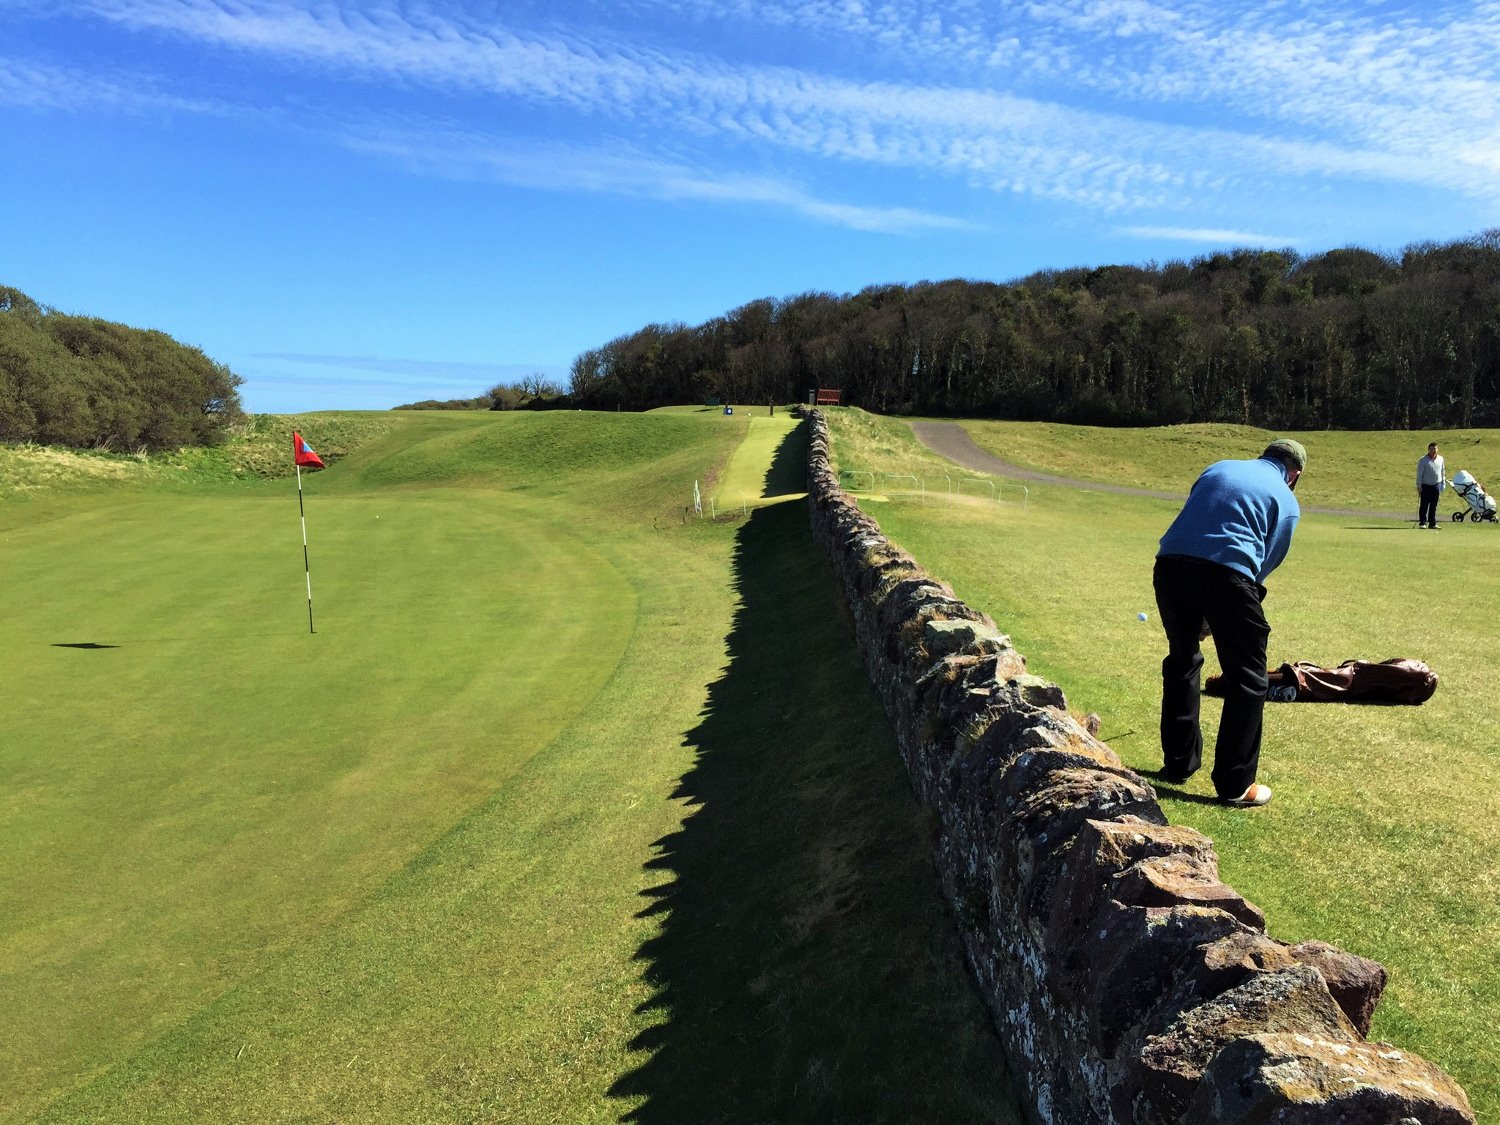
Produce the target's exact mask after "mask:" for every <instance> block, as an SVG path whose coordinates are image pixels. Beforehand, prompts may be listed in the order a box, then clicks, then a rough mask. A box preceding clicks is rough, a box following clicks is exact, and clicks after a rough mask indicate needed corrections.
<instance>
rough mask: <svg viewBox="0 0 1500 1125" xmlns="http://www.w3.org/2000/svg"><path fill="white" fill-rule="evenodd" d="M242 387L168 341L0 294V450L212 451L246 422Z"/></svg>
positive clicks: (193, 351)
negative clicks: (27, 445)
mask: <svg viewBox="0 0 1500 1125" xmlns="http://www.w3.org/2000/svg"><path fill="white" fill-rule="evenodd" d="M242 382H243V380H242V379H241V378H240V377H239V376H238V375H236V374H234V372H232V371H230V370H229V368H228V367H226V366H225V365H224V364H222V363H217V362H215V361H214V360H212V359H210V358H209V357H208V356H206V355H204V354H203V352H202V351H200V350H199V349H197V348H194V347H190V346H188V345H186V344H182V343H179V342H178V341H176V340H174V339H173V338H172V337H171V336H168V335H167V334H166V333H165V332H157V331H153V330H150V329H142V328H130V327H127V326H126V325H123V324H116V323H114V322H112V321H108V320H100V319H99V318H97V317H91V316H73V315H69V314H66V313H60V312H58V311H56V310H55V309H51V308H48V307H46V306H44V305H40V304H38V303H37V302H36V301H34V300H32V299H31V298H30V297H28V296H26V294H24V293H22V292H21V291H20V290H19V289H12V288H9V287H7V286H0V441H36V442H41V443H43V444H46V445H65V446H71V447H73V448H80V449H82V448H95V449H115V450H121V451H123V450H137V449H141V448H145V449H150V450H157V449H175V448H178V447H181V446H189V445H215V444H217V443H218V442H219V441H221V440H222V439H223V437H224V436H225V433H226V431H227V428H228V426H229V424H230V423H231V422H233V421H235V420H236V419H237V418H239V417H240V415H241V413H242V410H241V406H240V399H239V392H238V390H237V389H236V388H238V387H239V385H240V384H241V383H242Z"/></svg>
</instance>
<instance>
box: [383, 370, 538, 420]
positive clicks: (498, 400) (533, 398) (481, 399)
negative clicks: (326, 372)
mask: <svg viewBox="0 0 1500 1125" xmlns="http://www.w3.org/2000/svg"><path fill="white" fill-rule="evenodd" d="M562 397H563V389H562V387H560V386H559V385H558V384H556V383H554V382H553V381H552V380H551V379H549V378H547V376H545V375H543V374H542V373H541V372H539V371H537V372H533V373H532V374H530V375H526V376H524V377H523V378H520V379H517V380H516V381H515V382H513V383H496V384H495V385H494V386H493V387H491V388H490V389H489V390H487V391H485V392H484V393H483V394H481V395H475V396H474V397H473V398H443V399H437V398H424V399H422V400H421V401H420V402H404V403H402V404H401V405H400V406H393V407H391V409H392V410H546V409H548V408H549V407H552V406H558V405H561V403H560V402H559V400H560V399H561V398H562Z"/></svg>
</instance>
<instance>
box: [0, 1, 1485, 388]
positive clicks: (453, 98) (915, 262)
mask: <svg viewBox="0 0 1500 1125" xmlns="http://www.w3.org/2000/svg"><path fill="white" fill-rule="evenodd" d="M1497 107H1500V3H1466V4H1447V3H1440V2H1439V3H1423V4H1417V3H1406V2H1390V3H1380V2H1365V3H1340V2H1338V0H1331V2H1326V3H1317V4H1311V3H1296V2H1280V3H1278V2H1270V3H1260V4H1243V3H1236V2H1234V0H1223V2H1198V0H1188V2H1175V3H1168V2H1152V0H1035V2H1024V0H986V2H979V0H949V2H947V3H937V2H924V0H507V2H504V3H473V2H470V3H457V2H443V0H438V2H401V3H386V2H374V3H369V2H366V3H358V4H356V3H347V2H343V0H318V2H311V0H308V2H303V0H85V2H81V3H70V2H67V0H46V2H45V3H43V2H40V0H0V114H3V116H0V120H3V121H4V126H3V128H0V187H3V211H0V283H3V284H8V285H13V286H15V287H17V288H20V289H22V290H23V291H25V292H27V293H28V294H30V295H31V296H32V297H34V298H36V299H37V300H39V301H42V302H44V303H46V304H49V305H53V306H55V307H57V308H60V309H62V310H65V311H69V312H82V313H90V314H93V315H98V316H104V317H107V318H109V319H113V320H120V321H124V322H126V323H130V324H136V325H140V326H145V327H155V328H161V329H163V330H165V331H167V332H170V333H172V334H173V335H175V336H177V337H178V338H180V339H183V340H185V341H187V342H189V343H192V344H196V345H197V346H199V347H201V348H203V349H204V350H205V351H206V352H208V354H210V355H211V356H213V357H214V358H216V359H219V360H222V361H224V362H226V363H228V364H229V365H230V366H231V367H232V368H234V370H235V371H237V372H238V373H239V374H241V375H243V376H244V377H245V378H246V380H247V382H246V385H245V386H244V387H243V388H242V394H243V396H244V399H245V403H246V406H247V407H248V408H249V409H251V410H256V411H297V410H316V409H327V408H333V407H344V408H384V407H389V406H392V405H395V404H396V403H400V402H406V401H411V400H413V399H419V398H430V397H435V398H450V397H459V396H468V395H472V394H477V393H480V392H481V391H483V390H484V389H485V388H487V387H488V386H490V385H492V384H493V383H496V382H509V381H512V380H514V379H516V378H519V377H521V376H523V375H526V374H528V373H531V372H534V371H539V372H542V373H544V374H547V375H549V376H551V377H554V378H556V379H558V380H560V381H564V382H565V381H566V374H567V367H568V364H569V363H570V362H571V361H572V359H573V358H574V357H575V356H576V355H577V354H578V353H579V352H581V351H582V350H584V349H585V348H588V347H592V346H595V345H598V344H601V343H604V342H605V341H607V340H609V339H611V338H613V337H615V336H618V335H621V334H623V333H628V332H632V331H634V330H636V329H637V328H640V327H642V326H643V325H645V324H647V323H651V322H670V321H682V322H686V323H688V324H697V323H700V322H702V321H704V320H706V319H708V318H710V317H712V316H715V315H717V314H719V313H722V312H725V311H727V310H729V309H731V308H734V307H736V306H738V305H741V304H743V303H745V302H747V301H750V300H754V299H756V298H758V297H764V296H788V295H792V294H796V293H801V292H806V291H808V290H827V291H831V292H835V293H845V292H852V291H857V290H859V289H861V288H863V287H865V286H866V285H871V284H880V283H885V282H914V281H920V280H924V279H927V280H938V279H942V278H949V277H970V278H985V279H991V280H1000V281H1003V280H1009V279H1012V278H1016V277H1019V276H1023V275H1025V274H1027V273H1030V272H1032V271H1034V270H1036V269H1040V268H1044V267H1049V266H1071V265H1089V264H1100V263H1105V262H1146V261H1151V260H1156V261H1165V260H1168V259H1172V258H1190V257H1193V256H1194V255H1197V254H1202V253H1206V252H1208V251H1210V250H1212V249H1215V248H1220V247H1227V246H1274V247H1281V246H1290V247H1292V248H1294V249H1297V250H1299V251H1301V252H1303V253H1317V252H1319V251H1322V250H1327V249H1331V248H1333V247H1338V246H1346V245H1362V246H1368V247H1371V248H1373V249H1380V250H1399V249H1400V247H1401V246H1403V245H1405V244H1407V243H1409V242H1411V241H1414V240H1419V239H1436V240H1440V241H1441V240H1447V239H1450V238H1456V237H1461V236H1463V235H1466V234H1472V233H1475V232H1478V231H1480V230H1483V229H1486V228H1488V227H1492V226H1496V225H1500V217H1497V204H1500V108H1497Z"/></svg>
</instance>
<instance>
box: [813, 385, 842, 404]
mask: <svg viewBox="0 0 1500 1125" xmlns="http://www.w3.org/2000/svg"><path fill="white" fill-rule="evenodd" d="M843 398H844V392H843V391H840V390H836V389H834V388H832V387H819V388H818V399H817V402H816V403H815V404H814V405H816V406H841V405H842V404H843Z"/></svg>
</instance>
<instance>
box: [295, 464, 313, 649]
mask: <svg viewBox="0 0 1500 1125" xmlns="http://www.w3.org/2000/svg"><path fill="white" fill-rule="evenodd" d="M297 514H298V515H299V516H301V517H302V569H303V571H305V572H306V574H307V631H308V632H309V633H312V632H316V630H315V629H313V616H312V567H310V566H309V565H308V564H307V512H306V510H305V509H304V508H303V507H302V466H301V465H298V466H297Z"/></svg>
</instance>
